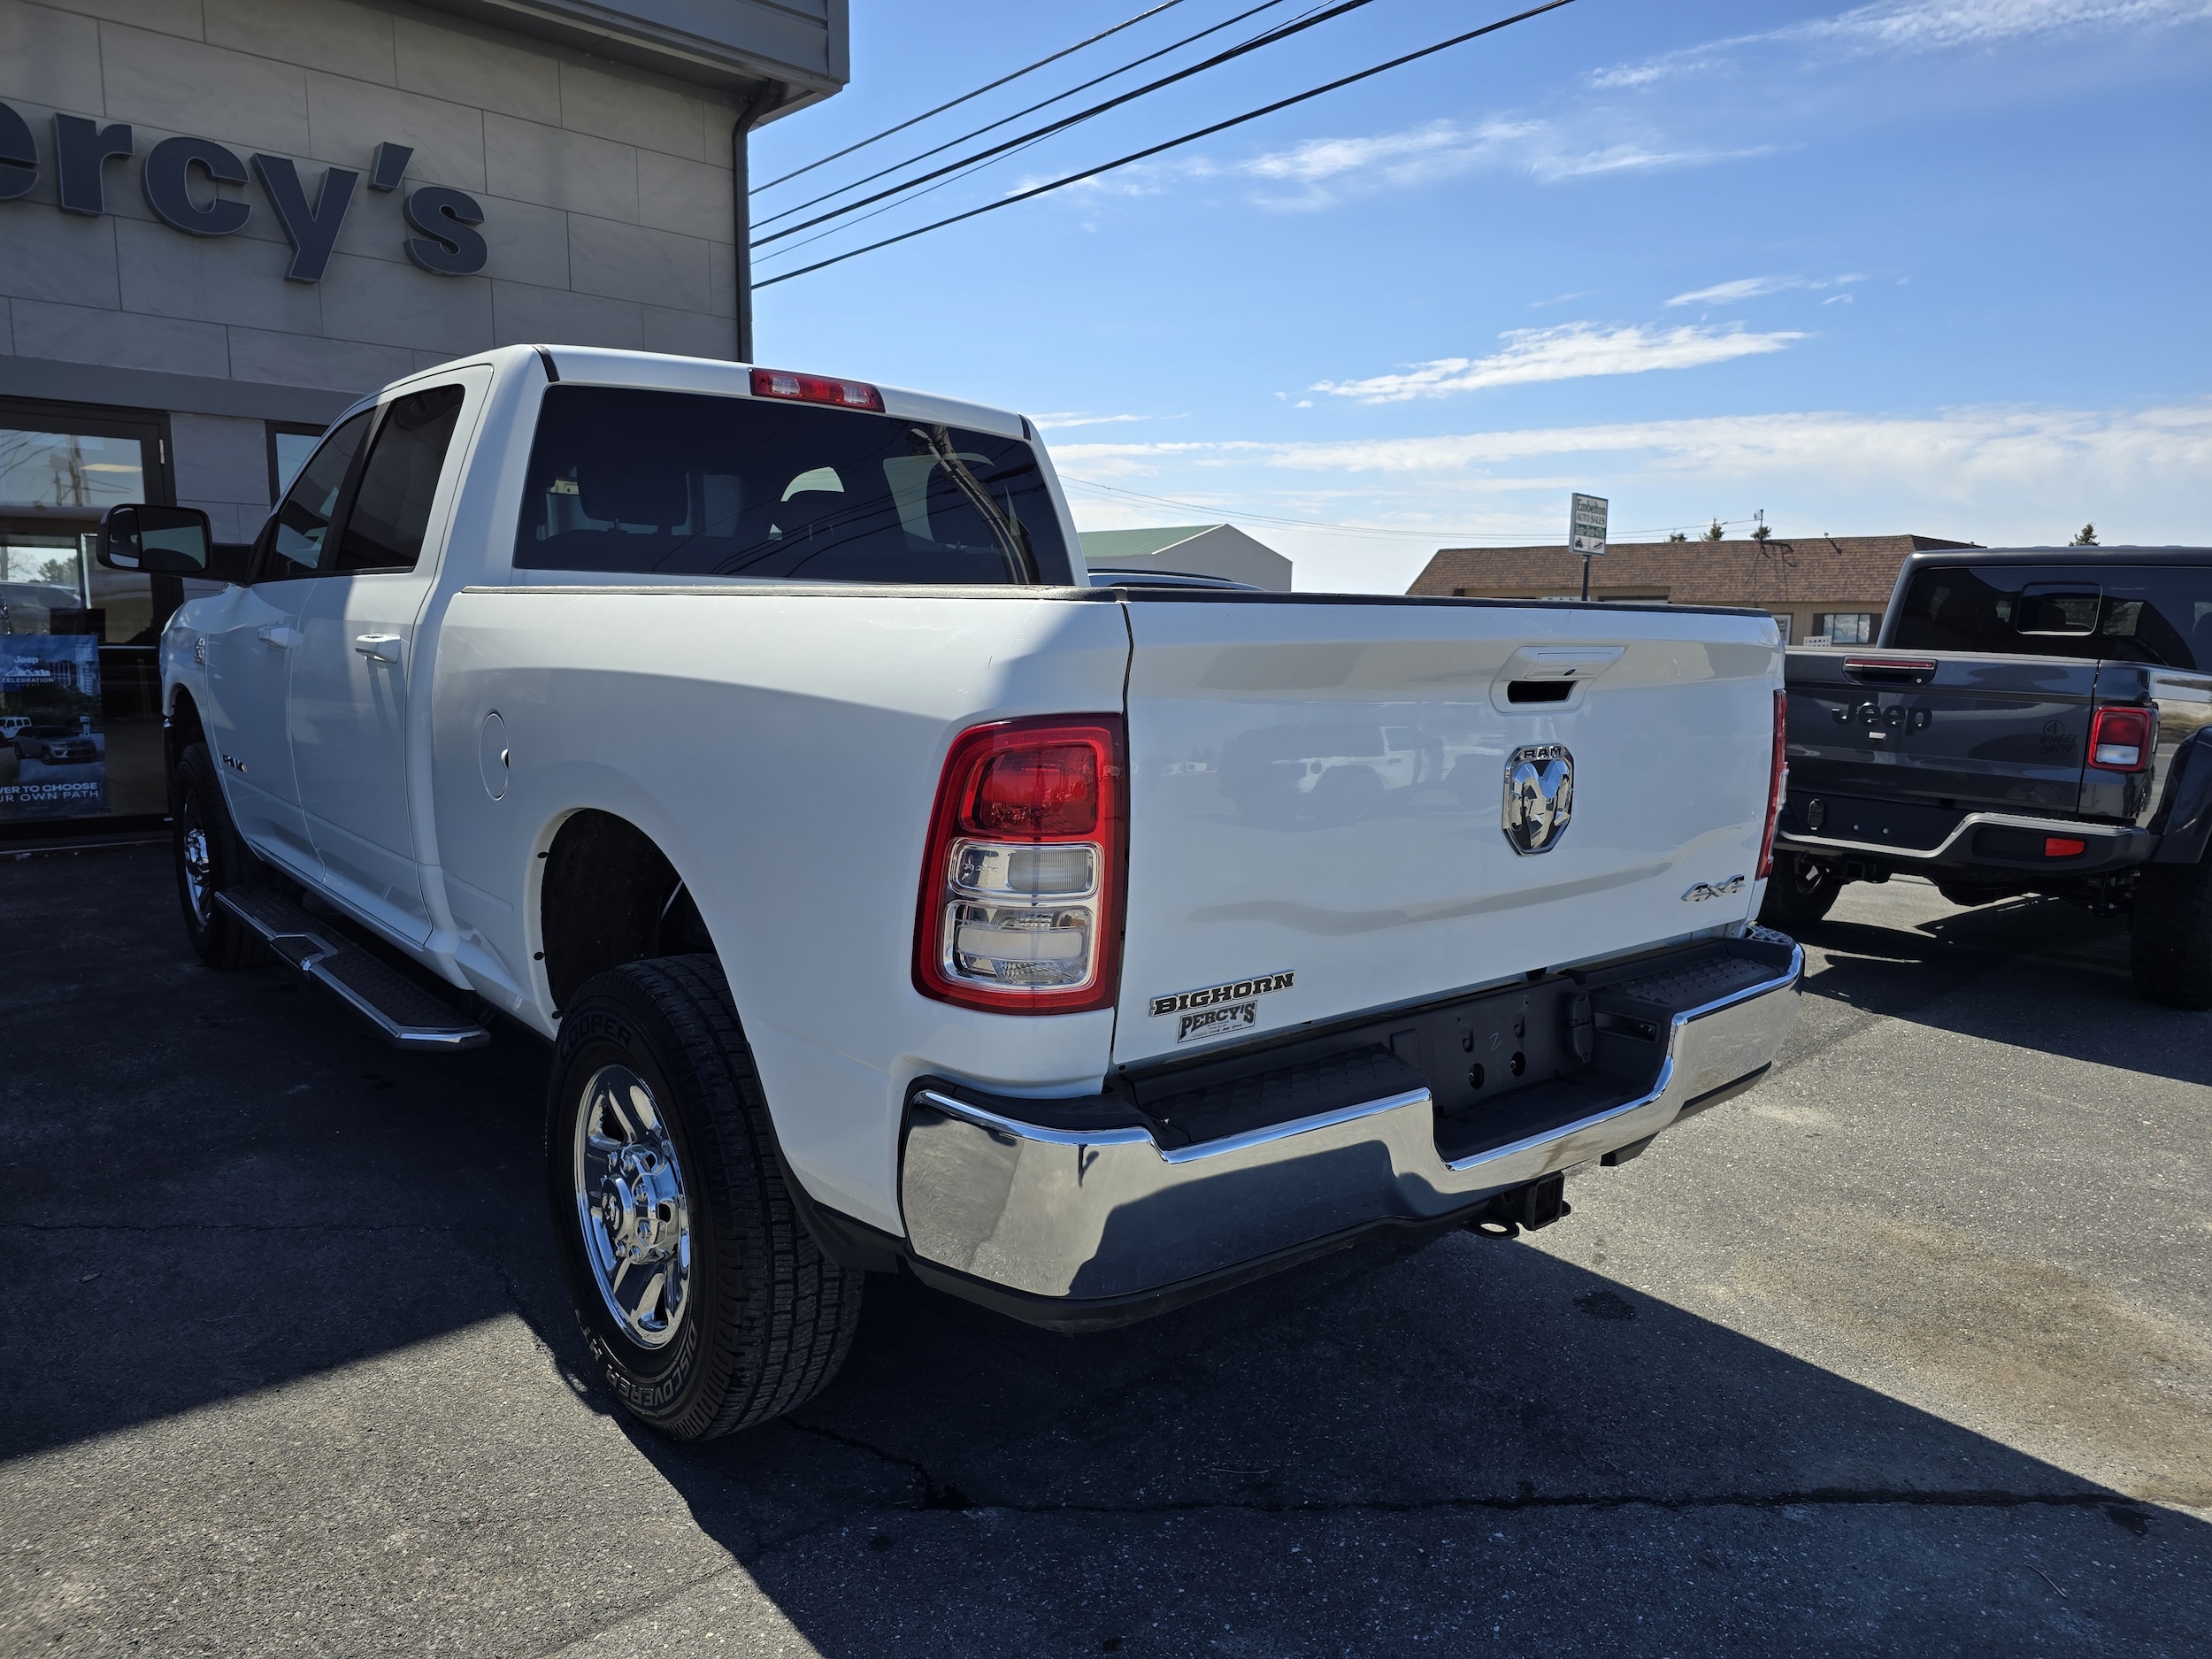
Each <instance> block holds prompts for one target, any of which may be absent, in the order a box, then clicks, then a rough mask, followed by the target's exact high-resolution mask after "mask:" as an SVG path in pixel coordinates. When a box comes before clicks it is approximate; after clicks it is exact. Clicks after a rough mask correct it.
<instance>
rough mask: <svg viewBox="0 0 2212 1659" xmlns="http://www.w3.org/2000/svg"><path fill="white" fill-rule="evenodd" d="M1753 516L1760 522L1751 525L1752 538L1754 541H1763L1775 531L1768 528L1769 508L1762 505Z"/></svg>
mask: <svg viewBox="0 0 2212 1659" xmlns="http://www.w3.org/2000/svg"><path fill="white" fill-rule="evenodd" d="M1752 517H1753V518H1756V519H1757V520H1758V521H1759V522H1758V523H1757V524H1755V525H1754V526H1752V527H1751V539H1752V540H1753V541H1759V542H1763V541H1765V540H1766V539H1767V538H1768V537H1769V536H1770V535H1772V534H1774V532H1773V531H1771V530H1770V529H1768V528H1767V510H1766V509H1765V508H1764V507H1762V508H1760V509H1759V511H1757V512H1755V513H1754V514H1753V515H1752Z"/></svg>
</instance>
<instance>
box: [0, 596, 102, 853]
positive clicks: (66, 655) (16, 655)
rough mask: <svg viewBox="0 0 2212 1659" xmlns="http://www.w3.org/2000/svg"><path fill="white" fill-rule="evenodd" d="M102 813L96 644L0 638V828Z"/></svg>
mask: <svg viewBox="0 0 2212 1659" xmlns="http://www.w3.org/2000/svg"><path fill="white" fill-rule="evenodd" d="M106 810H108V768H107V736H106V734H105V733H104V732H103V731H102V730H101V729H100V641H98V640H96V639H95V638H94V637H93V636H92V635H90V634H0V823H13V822H16V821H18V820H19V819H23V818H83V817H86V816H88V815H90V814H93V813H99V812H104V811H106Z"/></svg>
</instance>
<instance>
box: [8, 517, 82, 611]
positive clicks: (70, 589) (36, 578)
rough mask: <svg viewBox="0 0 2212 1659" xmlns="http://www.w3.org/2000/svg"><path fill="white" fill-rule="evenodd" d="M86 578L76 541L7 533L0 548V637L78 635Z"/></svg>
mask: <svg viewBox="0 0 2212 1659" xmlns="http://www.w3.org/2000/svg"><path fill="white" fill-rule="evenodd" d="M84 573H85V560H84V549H83V546H82V542H81V539H80V538H79V537H76V536H73V535H19V534H9V535H8V537H7V539H6V541H5V542H4V543H0V634H56V633H77V632H81V631H82V630H81V626H80V625H79V623H78V622H77V621H76V620H75V618H81V617H83V616H84V614H85V595H84ZM57 619H58V621H59V624H60V626H56V622H57Z"/></svg>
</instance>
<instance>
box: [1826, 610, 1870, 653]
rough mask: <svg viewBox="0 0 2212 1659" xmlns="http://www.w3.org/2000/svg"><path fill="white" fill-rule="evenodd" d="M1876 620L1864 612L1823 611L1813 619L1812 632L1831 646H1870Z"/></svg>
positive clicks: (1867, 612)
mask: <svg viewBox="0 0 2212 1659" xmlns="http://www.w3.org/2000/svg"><path fill="white" fill-rule="evenodd" d="M1878 619H1879V618H1877V617H1875V616H1874V615H1873V614H1872V613H1870V612H1869V611H1821V612H1820V613H1819V614H1818V615H1816V616H1815V617H1814V618H1813V632H1814V633H1815V634H1819V635H1823V636H1824V637H1825V638H1826V639H1827V641H1828V643H1829V644H1831V645H1870V644H1872V643H1873V641H1874V625H1875V623H1876V622H1877V621H1878Z"/></svg>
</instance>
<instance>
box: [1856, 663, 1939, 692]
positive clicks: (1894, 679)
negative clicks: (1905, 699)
mask: <svg viewBox="0 0 2212 1659" xmlns="http://www.w3.org/2000/svg"><path fill="white" fill-rule="evenodd" d="M1843 672H1845V673H1847V674H1848V675H1850V676H1851V677H1852V678H1853V679H1854V680H1861V681H1863V682H1864V683H1865V684H1867V685H1870V686H1924V685H1926V684H1927V683H1928V682H1929V681H1930V680H1933V679H1934V678H1935V674H1936V665H1935V664H1933V663H1931V662H1925V661H1921V660H1917V659H1912V658H1907V657H1845V658H1844V659H1843Z"/></svg>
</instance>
